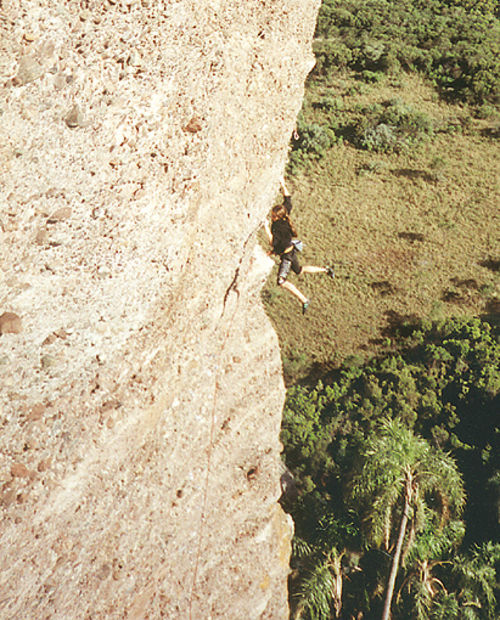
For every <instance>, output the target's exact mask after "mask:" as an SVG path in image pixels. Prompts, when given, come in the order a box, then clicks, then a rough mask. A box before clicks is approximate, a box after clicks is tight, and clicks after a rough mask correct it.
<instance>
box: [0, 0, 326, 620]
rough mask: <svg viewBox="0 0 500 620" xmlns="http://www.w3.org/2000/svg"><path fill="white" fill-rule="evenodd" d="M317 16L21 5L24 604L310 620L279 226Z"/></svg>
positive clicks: (1, 500)
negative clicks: (298, 576) (294, 569)
mask: <svg viewBox="0 0 500 620" xmlns="http://www.w3.org/2000/svg"><path fill="white" fill-rule="evenodd" d="M317 8H318V0H283V1H282V2H275V1H274V0H245V2H230V1H229V0H227V1H224V0H198V1H194V0H168V1H166V0H164V1H162V0H155V1H145V0H142V1H139V0H135V1H134V0H130V1H121V0H116V1H113V2H111V0H108V1H106V0H102V1H101V0H99V1H92V0H89V1H80V2H77V1H76V0H75V1H72V0H69V1H64V2H63V1H62V0H61V1H59V2H49V1H48V0H38V1H36V0H23V1H22V2H21V1H20V0H3V2H1V3H0V29H1V37H0V89H1V90H0V188H1V191H0V315H4V313H8V314H7V316H8V317H9V316H10V317H11V318H12V316H15V317H17V319H16V325H17V326H18V328H16V329H10V328H8V329H7V328H6V329H3V330H2V335H1V336H0V397H1V405H0V430H1V434H0V450H1V458H0V511H1V513H0V514H1V519H2V521H1V528H0V617H1V618H23V619H31V618H33V619H35V618H36V619H39V618H51V619H53V618H57V619H59V618H61V619H68V618H71V619H76V618H81V619H87V618H92V619H93V620H95V619H97V618H131V619H132V618H137V619H141V618H175V619H177V618H190V619H193V620H194V619H196V620H198V619H207V620H208V619H209V618H212V619H215V618H227V619H241V620H250V619H253V618H272V619H275V618H286V617H287V603H286V576H287V572H288V568H287V567H288V556H289V540H290V536H291V527H290V524H289V523H288V522H287V519H286V517H285V515H284V514H283V513H282V512H281V510H280V509H279V506H278V504H277V500H278V497H279V494H280V490H279V467H278V465H279V451H280V445H279V441H278V437H279V426H280V413H281V407H282V401H283V395H284V389H283V384H282V379H281V367H280V361H279V351H278V343H277V339H276V337H275V335H274V333H273V331H272V329H271V327H270V324H269V322H268V320H267V318H266V316H265V314H264V312H263V309H262V307H261V304H260V297H259V291H260V287H261V285H262V283H263V281H264V279H265V278H266V277H267V274H268V272H269V269H270V264H271V261H270V259H268V258H267V257H265V256H264V254H263V252H262V251H261V250H260V249H259V248H258V246H257V245H256V231H257V230H258V229H259V227H260V225H261V223H262V221H263V219H264V217H265V215H266V212H267V210H268V209H269V207H270V205H271V202H272V200H273V198H274V196H275V193H276V190H277V181H278V177H279V175H280V174H281V172H282V170H283V167H284V162H285V158H286V150H287V143H288V139H289V136H290V133H291V131H292V129H293V127H294V123H295V117H296V114H297V112H298V110H299V108H300V104H301V98H302V94H303V82H304V79H305V77H306V75H307V71H308V69H309V68H310V60H311V52H310V42H311V38H312V33H313V29H314V23H315V18H316V11H317ZM21 326H22V327H21Z"/></svg>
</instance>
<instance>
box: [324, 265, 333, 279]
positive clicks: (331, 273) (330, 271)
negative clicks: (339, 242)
mask: <svg viewBox="0 0 500 620" xmlns="http://www.w3.org/2000/svg"><path fill="white" fill-rule="evenodd" d="M326 273H327V275H329V276H330V278H331V279H332V280H333V279H334V278H335V271H334V269H333V267H332V266H330V267H327V268H326Z"/></svg>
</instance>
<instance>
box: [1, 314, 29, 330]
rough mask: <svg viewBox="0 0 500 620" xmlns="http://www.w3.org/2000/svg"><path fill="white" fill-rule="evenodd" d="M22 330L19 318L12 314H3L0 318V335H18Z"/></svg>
mask: <svg viewBox="0 0 500 620" xmlns="http://www.w3.org/2000/svg"><path fill="white" fill-rule="evenodd" d="M22 330H23V327H22V323H21V318H20V317H19V316H18V315H17V314H15V313H14V312H4V313H3V314H2V315H1V316H0V334H20V333H21V332H22Z"/></svg>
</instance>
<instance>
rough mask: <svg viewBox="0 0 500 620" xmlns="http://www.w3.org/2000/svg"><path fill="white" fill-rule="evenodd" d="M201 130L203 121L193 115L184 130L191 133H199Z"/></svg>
mask: <svg viewBox="0 0 500 620" xmlns="http://www.w3.org/2000/svg"><path fill="white" fill-rule="evenodd" d="M200 130H201V122H200V119H199V118H197V117H196V116H193V118H192V119H191V120H190V121H189V123H188V124H187V125H186V126H185V127H184V131H189V133H197V132H198V131H200Z"/></svg>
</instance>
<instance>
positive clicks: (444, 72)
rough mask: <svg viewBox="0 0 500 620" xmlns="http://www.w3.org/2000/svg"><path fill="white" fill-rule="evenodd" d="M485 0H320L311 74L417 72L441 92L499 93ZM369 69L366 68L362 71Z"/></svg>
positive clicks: (496, 32)
mask: <svg viewBox="0 0 500 620" xmlns="http://www.w3.org/2000/svg"><path fill="white" fill-rule="evenodd" d="M495 10H496V13H497V14H498V7H497V8H496V9H495V3H494V2H489V1H487V0H485V1H483V2H480V1H477V0H476V1H474V0H448V1H443V0H400V1H399V2H390V1H389V0H323V4H322V7H321V9H320V14H319V19H318V24H317V30H316V41H315V47H314V49H315V53H316V57H317V66H316V74H320V75H327V74H328V73H329V72H330V71H331V70H332V69H338V68H343V67H350V68H352V69H355V70H357V71H360V72H365V76H368V77H373V76H374V74H376V73H377V72H385V73H391V72H397V71H399V69H400V68H403V69H405V70H413V71H419V72H422V73H424V74H425V75H426V76H428V77H429V78H430V79H431V80H432V81H433V82H434V84H435V85H436V86H437V87H438V88H439V89H440V90H441V92H442V93H443V94H445V95H447V96H449V97H453V98H457V99H459V100H463V101H468V102H471V103H475V104H481V103H484V102H485V101H490V102H498V101H499V100H500V53H499V52H500V26H499V21H498V19H497V17H496V16H495ZM366 72H369V73H366Z"/></svg>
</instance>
